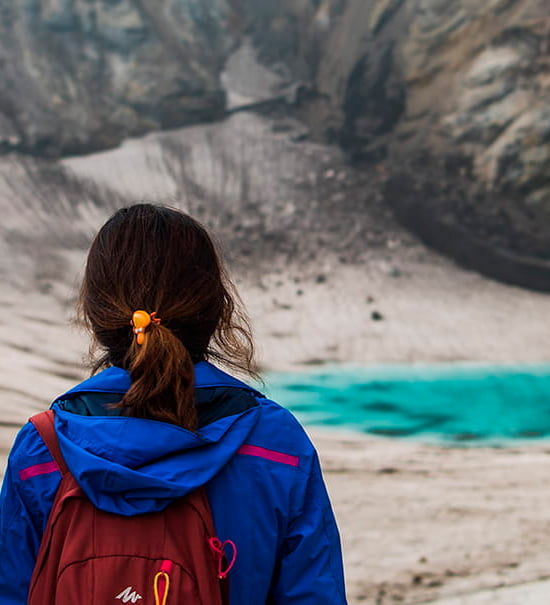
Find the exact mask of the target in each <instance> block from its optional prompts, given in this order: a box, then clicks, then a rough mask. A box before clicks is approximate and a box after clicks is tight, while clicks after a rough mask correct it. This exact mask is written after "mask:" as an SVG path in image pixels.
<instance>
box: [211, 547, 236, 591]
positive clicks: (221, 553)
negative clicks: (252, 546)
mask: <svg viewBox="0 0 550 605" xmlns="http://www.w3.org/2000/svg"><path fill="white" fill-rule="evenodd" d="M208 542H209V544H210V548H211V549H212V552H213V553H214V554H215V555H216V557H217V559H218V578H219V579H220V580H225V578H227V576H228V574H229V572H230V571H231V570H232V569H233V566H234V565H235V561H236V560H237V546H236V545H235V542H233V540H225V542H222V541H221V540H220V539H219V538H217V537H216V536H214V537H213V538H209V539H208ZM228 546H230V547H231V559H230V560H229V564H228V565H227V567H226V568H225V569H224V568H223V564H224V561H226V560H228V559H227V558H226V554H225V549H226V548H227V547H228Z"/></svg>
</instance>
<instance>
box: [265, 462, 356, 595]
mask: <svg viewBox="0 0 550 605" xmlns="http://www.w3.org/2000/svg"><path fill="white" fill-rule="evenodd" d="M269 603H270V604H273V605H275V604H276V605H345V604H346V603H347V601H346V594H345V587H344V572H343V563H342V551H341V546H340V537H339V534H338V528H337V526H336V521H335V518H334V514H333V512H332V508H331V505H330V501H329V498H328V494H327V491H326V488H325V484H324V482H323V478H322V475H321V468H320V465H319V460H318V458H317V454H315V455H314V457H313V460H312V466H311V471H310V473H309V477H308V479H307V483H306V486H305V490H304V491H303V501H302V506H301V510H300V511H299V513H298V515H297V516H296V517H294V519H292V520H291V522H290V523H289V526H288V531H287V535H286V538H285V541H284V544H283V549H282V555H281V558H280V561H279V565H278V569H277V573H276V577H275V579H274V584H273V588H272V591H271V599H270V600H269Z"/></svg>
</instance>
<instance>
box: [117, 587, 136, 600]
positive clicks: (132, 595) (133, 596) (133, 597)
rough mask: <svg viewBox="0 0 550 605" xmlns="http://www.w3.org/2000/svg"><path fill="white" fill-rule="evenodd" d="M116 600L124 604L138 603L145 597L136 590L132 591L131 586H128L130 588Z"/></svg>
mask: <svg viewBox="0 0 550 605" xmlns="http://www.w3.org/2000/svg"><path fill="white" fill-rule="evenodd" d="M115 599H120V600H121V601H122V602H123V603H130V602H132V603H137V602H138V601H139V599H143V597H142V596H141V595H140V594H138V593H137V592H136V591H135V590H132V587H131V586H128V588H125V589H124V590H123V591H122V592H121V593H120V594H119V595H117V596H116V597H115Z"/></svg>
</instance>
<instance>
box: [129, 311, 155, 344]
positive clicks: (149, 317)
mask: <svg viewBox="0 0 550 605" xmlns="http://www.w3.org/2000/svg"><path fill="white" fill-rule="evenodd" d="M160 322H161V319H160V317H157V312H156V311H153V313H147V311H134V314H133V315H132V321H131V322H130V324H131V325H132V326H133V328H132V329H133V332H134V334H135V335H136V341H137V343H138V345H142V344H143V341H144V340H145V330H146V329H147V328H148V327H149V326H150V325H151V323H155V324H159V323H160Z"/></svg>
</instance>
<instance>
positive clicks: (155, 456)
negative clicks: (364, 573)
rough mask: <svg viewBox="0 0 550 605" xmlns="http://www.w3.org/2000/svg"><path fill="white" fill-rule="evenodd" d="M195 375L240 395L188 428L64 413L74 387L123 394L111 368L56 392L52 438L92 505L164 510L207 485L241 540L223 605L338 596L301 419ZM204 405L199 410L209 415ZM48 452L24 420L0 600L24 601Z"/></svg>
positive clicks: (9, 496) (1, 500)
mask: <svg viewBox="0 0 550 605" xmlns="http://www.w3.org/2000/svg"><path fill="white" fill-rule="evenodd" d="M195 383H196V384H195V388H196V389H197V391H196V392H197V393H201V389H205V391H204V392H207V391H208V392H209V393H212V392H213V393H220V392H221V393H222V394H224V397H225V399H227V393H236V394H237V395H238V397H237V399H239V398H240V399H241V400H242V401H243V402H244V403H241V404H239V405H237V408H236V409H237V412H236V413H235V405H234V404H231V405H229V407H228V408H227V413H228V414H229V415H225V416H224V415H222V417H219V414H218V417H214V420H213V421H212V422H209V423H208V424H204V425H203V426H202V427H201V428H200V429H199V431H198V432H197V433H192V432H190V431H187V430H185V429H183V428H180V427H177V426H175V425H172V424H167V423H163V422H157V421H154V420H144V419H138V418H129V417H126V416H121V415H120V413H115V414H113V413H112V412H109V411H107V410H108V408H102V410H103V415H95V412H93V411H92V412H91V414H92V415H85V414H86V413H88V414H90V412H89V411H88V412H86V411H81V410H77V412H78V413H74V410H73V411H67V409H71V407H70V406H68V408H67V405H65V403H66V402H67V401H69V402H70V401H71V400H75V401H80V400H79V399H78V398H79V396H80V395H94V394H97V396H98V397H100V398H101V397H103V398H105V397H109V396H111V395H112V396H113V398H112V401H117V400H118V399H120V394H122V393H124V392H126V390H127V389H128V388H129V385H130V379H129V375H128V373H127V372H125V371H124V370H122V369H120V368H109V369H107V370H105V371H103V372H101V373H100V374H98V375H96V376H94V377H92V378H90V379H89V380H87V381H85V382H83V383H82V384H80V385H79V386H77V387H76V388H75V389H73V390H72V391H69V393H66V394H65V395H64V396H63V397H61V398H60V399H59V400H57V401H56V403H54V405H53V408H54V410H55V411H56V431H57V435H58V439H59V443H60V447H61V450H62V452H63V456H64V458H65V461H66V463H67V466H68V467H69V469H70V470H71V473H72V474H73V475H74V477H75V478H76V480H77V482H78V483H79V485H80V487H81V488H82V489H83V490H84V492H85V493H86V495H87V496H88V497H89V498H90V500H91V501H92V502H93V504H94V505H95V506H96V507H98V508H100V509H101V510H104V511H108V512H114V513H118V514H122V515H135V514H139V513H147V512H154V511H159V510H163V509H164V508H165V507H166V506H167V505H168V504H169V503H170V502H172V501H173V500H174V499H176V498H179V497H181V496H185V495H186V494H188V493H189V492H191V491H192V490H194V489H195V488H197V487H199V486H201V485H205V484H206V485H207V491H208V496H209V500H210V505H211V508H212V514H213V517H214V523H215V526H216V531H217V534H218V537H219V538H220V539H222V540H226V539H230V540H233V541H234V542H235V543H236V545H237V548H238V556H237V560H236V564H235V567H234V568H233V570H232V572H231V582H230V586H231V602H232V603H235V604H236V605H260V604H261V603H270V604H281V605H282V604H285V605H286V604H288V605H340V604H345V603H346V597H345V594H344V580H343V570H342V558H341V550H340V542H339V537H338V530H337V527H336V523H335V520H334V516H333V513H332V510H331V506H330V503H329V499H328V496H327V492H326V489H325V486H324V483H323V479H322V476H321V470H320V467H319V461H318V458H317V454H316V452H315V449H314V447H313V445H312V444H311V442H310V440H309V439H308V437H307V436H306V434H305V432H304V430H303V429H302V427H301V426H300V425H299V423H298V422H297V421H296V420H295V419H294V417H293V416H292V415H291V414H290V413H289V412H288V411H287V410H285V409H284V408H282V407H280V406H279V405H277V404H275V403H273V402H272V401H269V400H268V399H266V398H264V397H263V396H262V395H261V394H260V393H258V392H257V391H255V390H254V389H252V388H250V387H248V386H247V385H245V384H244V383H242V382H240V381H238V380H237V379H235V378H233V377H231V376H229V375H228V374H226V373H224V372H222V371H221V370H219V369H218V368H216V367H215V366H213V365H211V364H209V363H206V362H201V363H199V364H197V365H196V366H195ZM216 389H217V390H216ZM233 389H234V391H233ZM224 397H221V398H220V401H221V403H220V407H221V408H223V406H224V403H223V401H222V400H223V399H224ZM247 397H248V399H247ZM226 403H227V402H226ZM214 404H216V402H214ZM75 405H76V404H75ZM77 407H78V406H77ZM213 407H214V408H215V407H216V406H215V405H214V406H210V407H209V408H208V406H206V407H205V410H206V411H205V414H206V417H208V413H209V412H208V410H209V409H210V410H212V408H213ZM226 407H227V405H226ZM203 411H204V410H203ZM199 412H200V410H199ZM203 415H204V414H203ZM51 460H52V459H51V456H50V454H49V452H48V450H47V448H46V446H45V444H44V442H43V441H42V440H41V438H40V437H39V435H38V433H37V432H36V429H35V428H34V426H33V425H32V424H30V423H27V424H26V425H25V426H24V427H23V428H22V429H21V431H20V433H19V435H18V436H17V439H16V441H15V443H14V446H13V449H12V451H11V454H10V456H9V460H8V466H7V469H6V474H5V477H4V483H3V486H2V492H1V495H0V603H1V604H2V605H24V604H25V603H26V600H27V592H28V589H29V583H30V579H31V575H32V571H33V567H34V563H35V560H36V557H37V554H38V549H39V546H40V541H41V537H42V534H43V532H44V529H45V527H46V523H47V520H48V515H49V512H50V509H51V507H52V503H53V499H54V496H55V492H56V490H57V488H58V486H59V483H60V474H59V472H58V471H55V470H52V465H48V464H47V463H48V462H51Z"/></svg>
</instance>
